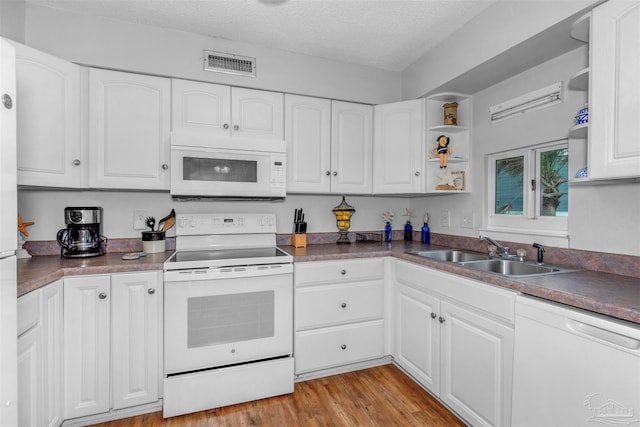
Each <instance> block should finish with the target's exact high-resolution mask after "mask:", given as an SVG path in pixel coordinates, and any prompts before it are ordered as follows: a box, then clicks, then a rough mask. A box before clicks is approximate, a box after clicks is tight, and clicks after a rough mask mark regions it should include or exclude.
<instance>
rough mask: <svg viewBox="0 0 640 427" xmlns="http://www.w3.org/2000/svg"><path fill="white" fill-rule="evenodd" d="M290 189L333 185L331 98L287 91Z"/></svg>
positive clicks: (316, 190)
mask: <svg viewBox="0 0 640 427" xmlns="http://www.w3.org/2000/svg"><path fill="white" fill-rule="evenodd" d="M284 100H285V119H284V122H285V140H286V142H287V192H301V193H328V192H329V191H330V189H331V187H330V185H331V177H330V175H331V172H330V162H331V101H330V100H328V99H322V98H312V97H308V96H298V95H289V94H286V95H285V98H284Z"/></svg>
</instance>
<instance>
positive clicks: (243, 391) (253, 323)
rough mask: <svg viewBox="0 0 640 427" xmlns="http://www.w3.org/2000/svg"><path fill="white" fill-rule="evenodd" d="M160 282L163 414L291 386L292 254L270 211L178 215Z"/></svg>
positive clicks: (251, 397) (264, 394)
mask: <svg viewBox="0 0 640 427" xmlns="http://www.w3.org/2000/svg"><path fill="white" fill-rule="evenodd" d="M164 287H165V291H164V404H163V406H164V407H163V410H164V412H163V415H164V417H165V418H166V417H172V416H176V415H181V414H185V413H190V412H196V411H201V410H205V409H210V408H216V407H220V406H226V405H231V404H235V403H240V402H247V401H250V400H255V399H262V398H265V397H270V396H276V395H280V394H286V393H292V392H293V380H294V360H293V257H292V256H290V255H289V254H287V253H285V252H284V251H282V250H281V249H279V248H278V247H276V218H275V215H273V214H180V215H177V216H176V252H175V254H174V255H172V256H171V258H169V259H168V260H167V261H166V262H165V264H164Z"/></svg>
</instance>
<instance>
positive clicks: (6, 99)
mask: <svg viewBox="0 0 640 427" xmlns="http://www.w3.org/2000/svg"><path fill="white" fill-rule="evenodd" d="M2 105H4V108H6V109H7V110H11V108H12V107H13V99H11V95H9V94H7V93H5V94H3V95H2Z"/></svg>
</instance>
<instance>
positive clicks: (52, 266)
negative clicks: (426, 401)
mask: <svg viewBox="0 0 640 427" xmlns="http://www.w3.org/2000/svg"><path fill="white" fill-rule="evenodd" d="M280 247H281V249H283V250H284V251H286V252H288V253H289V254H291V255H292V256H293V259H294V262H306V261H328V260H339V259H350V258H371V257H383V256H393V257H395V258H398V259H403V260H406V261H410V262H413V263H416V264H420V265H424V266H426V267H430V268H434V269H437V270H442V271H446V272H449V273H454V274H458V275H460V276H464V277H467V278H469V279H474V280H478V281H481V282H485V283H489V284H491V285H495V286H500V287H503V288H506V289H512V290H514V291H518V292H522V293H523V294H527V295H533V296H536V297H540V298H545V299H548V300H551V301H556V302H560V303H563V304H567V305H570V306H573V307H577V308H581V309H585V310H589V311H592V312H595V313H599V314H604V315H607V316H611V317H615V318H618V319H623V320H627V321H631V322H634V323H638V324H640V279H638V278H635V277H629V276H622V275H617V274H610V273H601V272H597V271H590V270H581V271H575V272H569V273H561V274H553V275H545V276H533V277H526V278H518V279H515V278H507V277H503V276H499V275H497V274H491V273H485V272H482V271H478V270H472V269H469V268H465V267H462V266H460V265H458V264H453V263H447V262H440V261H435V260H431V259H427V258H422V257H419V256H416V255H411V254H408V253H406V252H407V251H418V250H429V249H447V248H446V247H443V246H436V245H423V244H421V243H419V242H404V241H394V242H392V243H382V244H380V243H377V244H351V245H336V244H317V245H309V246H307V247H306V248H294V247H293V246H280ZM170 255H171V252H170V251H167V252H164V253H160V254H149V255H147V256H146V257H143V258H140V259H138V260H133V261H124V260H122V254H121V253H108V254H106V255H104V256H100V257H95V258H87V259H60V258H59V257H58V256H37V257H33V258H30V259H20V260H18V296H20V295H24V294H26V293H27V292H30V291H32V290H34V289H37V288H39V287H41V286H44V285H46V284H48V283H51V282H53V281H54V280H56V279H59V278H61V277H63V276H71V275H81V274H111V273H119V272H132V271H144V270H162V264H163V262H164V261H165V260H166V259H167V258H168V257H169V256H170Z"/></svg>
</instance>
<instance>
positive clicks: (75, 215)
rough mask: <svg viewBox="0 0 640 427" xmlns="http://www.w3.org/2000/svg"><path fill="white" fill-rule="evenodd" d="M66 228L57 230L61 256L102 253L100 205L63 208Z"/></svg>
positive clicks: (103, 247)
mask: <svg viewBox="0 0 640 427" xmlns="http://www.w3.org/2000/svg"><path fill="white" fill-rule="evenodd" d="M64 222H65V224H67V228H63V229H62V230H60V231H58V236H57V239H58V244H60V257H61V258H85V257H92V256H99V255H102V254H104V252H105V247H106V241H107V239H106V238H105V237H103V236H102V208H101V207H67V208H64Z"/></svg>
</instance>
